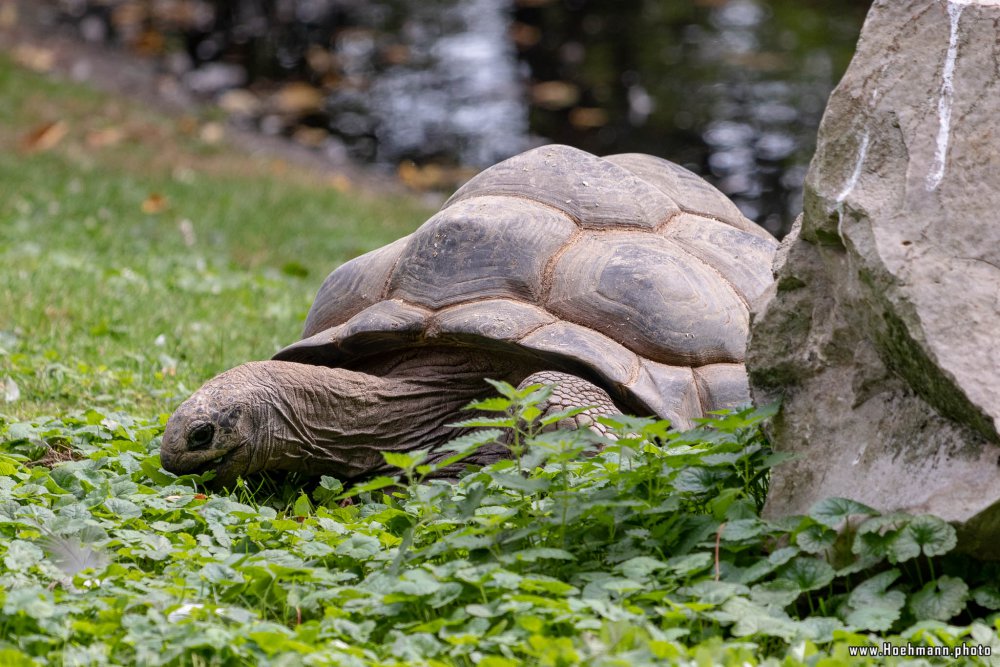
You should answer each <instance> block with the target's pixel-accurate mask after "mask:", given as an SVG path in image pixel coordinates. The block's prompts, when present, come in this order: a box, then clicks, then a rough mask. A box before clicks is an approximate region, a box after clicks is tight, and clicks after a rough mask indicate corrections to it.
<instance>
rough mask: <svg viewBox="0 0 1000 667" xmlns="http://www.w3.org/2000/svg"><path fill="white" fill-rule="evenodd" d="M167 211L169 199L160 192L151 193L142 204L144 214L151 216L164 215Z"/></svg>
mask: <svg viewBox="0 0 1000 667" xmlns="http://www.w3.org/2000/svg"><path fill="white" fill-rule="evenodd" d="M166 209H167V198H166V197H164V196H163V195H161V194H159V193H158V192H153V193H150V195H149V196H148V197H146V199H145V200H143V202H142V212H143V213H148V214H149V215H156V214H157V213H162V212H163V211H165V210H166Z"/></svg>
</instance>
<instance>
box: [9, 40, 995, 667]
mask: <svg viewBox="0 0 1000 667" xmlns="http://www.w3.org/2000/svg"><path fill="white" fill-rule="evenodd" d="M0 97H2V99H4V100H5V104H4V105H3V106H2V107H0V149H2V150H0V188H2V189H3V192H2V193H0V194H2V197H0V230H2V233H3V246H2V248H0V260H2V262H3V263H2V266H0V383H2V391H3V396H2V397H0V398H2V399H3V402H2V403H0V412H2V413H3V415H4V416H2V417H0V536H2V537H0V665H12V666H16V665H59V666H62V665H104V664H112V665H133V664H141V665H192V666H194V665H198V666H202V665H364V666H369V665H370V666H376V665H442V666H444V665H470V666H471V665H479V666H482V667H508V666H515V665H551V666H558V665H576V664H587V665H623V666H625V665H628V666H631V665H637V666H641V665H663V664H691V665H715V664H721V665H744V664H751V665H752V664H761V663H767V664H775V665H799V664H806V665H817V666H821V665H851V664H867V663H870V662H872V659H871V658H865V657H859V656H852V655H851V650H852V649H855V650H856V649H857V648H858V647H863V648H867V647H878V648H881V646H882V642H883V641H889V642H892V643H893V644H894V645H898V646H905V645H907V644H908V645H909V646H910V647H914V648H921V649H924V650H934V651H937V650H942V649H951V648H955V647H961V646H970V647H971V646H983V647H988V648H990V649H991V650H992V653H993V654H994V655H996V654H997V653H998V652H1000V641H998V639H997V627H998V618H1000V617H998V614H997V611H996V610H998V609H1000V589H998V587H997V583H996V582H997V581H998V580H1000V579H998V576H997V575H998V574H1000V573H998V571H997V569H998V568H997V567H996V566H995V565H992V564H983V563H976V562H975V561H972V560H970V559H968V558H964V557H960V556H957V555H955V554H954V553H953V552H954V548H955V542H956V540H955V533H954V530H953V529H952V528H951V527H950V526H949V525H948V524H946V523H944V522H943V521H941V520H939V519H937V518H935V517H930V516H906V515H896V514H894V515H888V516H886V515H880V514H878V513H877V512H875V511H874V510H872V509H871V508H868V507H865V506H863V505H860V504H857V503H852V502H850V501H844V500H837V499H831V500H827V501H824V502H821V503H819V504H817V505H816V506H815V507H813V508H812V509H811V510H810V512H809V513H808V514H807V515H804V516H799V517H792V518H789V519H784V520H781V521H777V522H775V521H768V520H765V519H763V518H761V514H760V511H761V508H762V505H763V501H764V495H765V493H766V490H767V471H768V470H769V469H770V467H772V466H773V465H775V464H777V463H779V462H780V458H779V457H776V456H775V455H774V454H772V453H771V452H770V451H769V448H768V446H767V442H766V439H765V438H764V436H763V435H762V432H761V428H760V426H761V423H762V422H763V421H764V420H766V419H767V418H768V416H769V415H770V411H771V410H772V408H763V409H758V410H747V411H743V412H739V413H729V414H723V415H718V416H717V417H715V418H713V419H711V420H706V421H705V422H704V423H701V424H699V425H698V426H697V428H695V429H694V430H691V431H687V432H677V431H672V430H670V427H669V424H667V423H666V422H662V421H656V420H650V419H637V418H631V417H621V418H616V419H611V420H605V421H606V423H607V425H608V426H610V427H611V428H612V430H613V431H614V433H615V434H616V438H615V439H613V440H601V439H599V438H597V437H596V436H595V435H593V434H591V433H590V432H589V431H586V432H572V433H566V432H549V431H546V430H544V426H546V424H545V423H542V422H539V421H538V417H539V410H538V409H537V405H538V403H539V401H540V400H542V399H544V396H545V390H544V389H541V388H528V389H525V390H516V389H514V388H512V387H510V386H508V385H504V384H497V385H495V386H496V388H497V393H498V397H497V398H494V399H490V400H488V401H485V402H481V403H479V404H477V405H475V406H474V407H476V408H477V409H478V412H477V413H476V415H478V416H474V417H470V419H469V420H465V421H462V422H460V423H461V424H463V425H465V426H472V425H475V426H478V427H479V428H480V429H482V430H480V431H478V432H475V433H473V434H471V435H466V436H464V437H462V438H459V439H457V440H456V441H454V442H453V443H452V444H451V448H452V450H453V451H454V455H453V457H452V459H451V460H449V461H444V462H440V463H438V464H437V465H448V464H450V463H453V462H455V461H459V460H461V459H462V458H463V457H465V456H467V455H468V454H469V453H471V452H472V451H474V450H475V448H477V447H479V446H481V445H482V444H483V443H484V442H486V441H488V440H491V439H492V438H494V437H495V436H496V434H497V431H496V429H499V428H515V429H517V438H516V439H515V446H514V448H513V450H514V451H513V457H512V458H511V459H510V460H506V461H502V462H499V463H496V464H494V465H491V466H489V467H486V468H482V469H478V470H470V472H469V473H468V474H466V475H464V476H463V477H462V478H461V479H460V480H459V481H458V482H457V483H450V482H444V481H436V480H434V479H432V478H433V473H434V472H435V468H434V467H433V466H431V465H428V464H426V463H425V461H424V453H423V452H410V453H407V454H393V455H387V460H388V461H389V463H391V464H392V465H395V466H397V467H398V468H399V469H400V472H399V474H398V475H396V476H394V477H380V478H376V479H373V480H369V481H368V482H366V483H364V484H361V485H358V486H354V487H352V488H350V489H345V488H344V487H343V486H342V485H341V483H340V482H338V481H337V480H334V479H332V478H323V479H321V480H318V481H314V482H312V483H309V484H308V485H303V482H304V480H294V479H287V478H286V479H279V478H272V479H267V478H264V479H256V480H247V481H246V483H241V484H240V486H239V487H238V488H236V489H233V490H232V492H231V493H211V492H208V491H206V490H205V489H204V483H205V481H206V479H205V478H202V477H197V476H186V477H176V476H174V475H171V474H169V473H166V472H165V471H163V470H162V468H161V467H160V465H159V456H158V448H159V442H160V437H161V434H162V430H163V425H164V423H165V421H166V415H167V413H168V412H169V410H170V409H172V408H173V407H174V406H175V405H176V404H177V403H178V402H179V401H180V400H182V399H183V398H184V397H185V396H186V394H187V393H188V392H189V391H190V390H192V389H194V388H195V387H196V386H197V385H198V384H199V383H200V382H201V381H202V380H204V379H205V378H207V377H210V376H211V375H213V374H215V373H217V372H219V371H220V370H223V369H224V368H227V367H229V366H232V365H235V364H237V363H240V362H243V361H246V360H248V359H253V358H264V357H267V356H269V355H270V354H271V353H273V351H274V350H275V349H277V348H278V347H280V346H282V345H284V344H286V343H288V342H290V341H291V340H294V339H295V337H296V335H297V333H298V330H299V328H300V326H301V321H302V318H303V317H304V315H305V312H306V310H307V309H308V306H309V303H310V301H311V298H312V295H313V293H314V290H315V288H316V285H317V284H318V282H319V281H320V279H321V277H322V275H323V274H324V273H325V272H326V271H327V270H329V269H330V268H332V267H333V266H334V265H336V264H337V263H338V262H340V261H343V260H345V259H348V258H349V257H351V256H353V255H355V254H358V253H360V252H362V251H364V250H367V249H368V248H371V247H376V246H379V245H381V244H383V243H385V242H387V241H388V240H390V239H392V238H395V237H397V236H399V235H402V234H404V233H406V232H407V231H408V230H409V229H412V228H413V227H414V226H415V225H416V224H418V223H419V222H421V221H422V219H423V218H424V217H425V216H426V211H424V210H423V209H422V208H421V207H420V206H418V205H414V204H412V203H409V202H407V201H405V200H395V199H383V200H375V199H371V198H366V197H364V196H363V195H361V194H359V193H352V194H344V193H342V192H339V191H338V190H336V189H334V188H331V187H329V185H328V184H325V183H322V182H318V181H316V180H315V179H311V178H310V177H308V175H301V174H298V173H297V172H295V171H294V170H291V171H284V172H282V175H281V177H275V175H274V173H272V169H271V165H268V164H263V165H257V166H255V165H254V164H253V163H252V161H250V160H248V159H246V158H245V157H240V156H239V155H234V154H232V153H231V151H230V149H227V148H224V147H219V146H215V145H204V142H203V141H201V140H200V139H198V138H197V133H196V134H195V135H194V136H189V133H185V132H184V131H183V128H182V127H180V126H179V125H178V123H177V122H176V121H173V120H171V119H169V118H165V117H159V116H156V115H154V114H151V113H150V112H148V111H147V110H145V109H142V108H140V107H136V106H133V105H130V104H129V103H127V102H122V101H121V100H116V99H111V98H108V97H106V96H102V95H98V94H96V93H93V92H90V91H88V90H86V89H82V88H79V87H77V86H72V85H68V84H65V83H58V84H57V83H53V82H52V81H50V80H48V79H45V78H42V77H38V76H35V75H31V74H28V73H26V72H24V71H22V70H20V69H18V68H16V67H14V66H12V65H11V64H10V63H9V62H7V61H5V60H2V59H0ZM54 115H58V120H61V121H63V122H65V123H66V124H67V127H68V128H69V129H68V133H67V135H66V137H65V138H63V139H62V140H61V142H60V143H59V145H58V146H55V147H52V148H50V149H48V150H43V151H42V150H39V151H26V150H24V149H23V148H22V143H23V139H22V137H23V136H24V135H25V133H27V132H30V130H31V128H32V127H33V126H34V124H36V123H38V122H40V121H44V122H52V121H53V120H56V118H55V117H54ZM107 126H115V127H118V126H123V127H142V128H146V131H144V132H138V133H136V134H135V136H136V137H137V138H136V139H135V140H134V141H132V142H126V144H124V145H120V146H116V147H110V148H101V149H97V148H94V147H93V146H88V143H87V140H86V137H87V132H88V131H91V130H95V129H96V130H99V129H101V128H104V127H107ZM150 128H154V129H155V131H153V129H150ZM130 136H131V135H130ZM137 155H139V156H142V155H145V156H146V157H145V158H141V157H136V156H137ZM142 159H148V162H149V165H150V166H149V168H148V169H144V170H142V171H139V170H137V169H136V167H135V165H136V160H140V161H141V160H142ZM153 195H157V196H158V197H159V198H160V199H155V198H153ZM151 201H152V202H153V203H152V204H151V203H150V202H151ZM164 203H165V204H164ZM184 221H187V224H184ZM484 413H485V415H486V416H483V414H484ZM490 413H492V416H491V414H490ZM549 421H554V420H549ZM39 460H41V463H38V461H39ZM962 660H963V661H965V662H968V663H977V664H991V663H990V660H993V658H990V657H978V658H977V657H969V658H963V659H962ZM878 662H879V663H880V664H883V663H889V664H927V663H941V664H952V663H953V662H954V660H952V659H950V658H943V657H930V658H921V659H919V660H917V661H916V663H915V662H914V658H912V657H911V658H889V659H879V660H878Z"/></svg>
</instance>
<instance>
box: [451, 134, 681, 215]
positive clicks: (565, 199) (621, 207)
mask: <svg viewBox="0 0 1000 667" xmlns="http://www.w3.org/2000/svg"><path fill="white" fill-rule="evenodd" d="M487 195H504V196H509V197H515V198H524V199H529V200H532V201H535V202H538V203H541V204H545V205H546V206H551V207H553V208H555V209H558V210H560V211H563V212H564V213H565V214H566V215H568V216H570V217H571V218H572V219H573V220H575V221H576V222H577V223H578V224H579V225H580V226H581V227H582V228H584V229H611V228H622V227H637V228H641V229H652V228H654V227H656V226H657V225H660V224H662V223H663V222H664V221H666V220H668V219H670V218H671V217H673V216H674V215H676V214H678V213H680V210H681V209H680V207H679V206H678V205H677V203H676V202H675V201H674V200H673V199H671V198H670V197H669V196H668V195H667V194H666V193H664V192H663V191H662V190H660V189H659V188H657V187H654V186H653V185H651V184H650V183H647V182H646V181H644V180H643V179H641V178H639V177H638V176H636V175H635V174H634V173H632V172H631V171H629V170H628V169H625V168H623V167H620V166H618V165H616V164H613V163H611V162H608V161H607V160H603V159H601V158H599V157H596V156H594V155H591V154H590V153H585V152H584V151H581V150H577V149H575V148H569V147H567V146H543V147H541V148H536V149H534V150H531V151H528V152H526V153H522V154H521V155H517V156H515V157H512V158H510V159H509V160H505V161H504V162H501V163H500V164H498V165H495V166H493V167H491V168H490V169H487V170H486V171H484V172H482V173H481V174H478V175H477V176H475V177H473V178H472V179H471V180H470V181H469V182H468V183H466V184H465V185H463V186H462V187H461V188H459V190H458V192H456V193H455V194H454V195H452V197H451V199H449V200H448V201H447V202H446V203H445V209H447V208H448V207H449V206H454V205H455V204H457V203H459V202H461V201H464V200H468V199H471V198H475V197H482V196H487Z"/></svg>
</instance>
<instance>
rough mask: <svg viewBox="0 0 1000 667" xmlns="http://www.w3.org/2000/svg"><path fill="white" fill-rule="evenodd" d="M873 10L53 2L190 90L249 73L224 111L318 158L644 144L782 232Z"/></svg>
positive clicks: (472, 2)
mask: <svg viewBox="0 0 1000 667" xmlns="http://www.w3.org/2000/svg"><path fill="white" fill-rule="evenodd" d="M867 4H868V3H867V0H769V1H766V0H367V1H366V0H239V1H233V2H229V1H225V2H224V1H222V0H211V1H210V0H59V5H60V7H61V8H62V9H63V11H64V15H65V16H67V17H69V18H71V19H72V21H73V22H74V24H75V25H77V26H78V27H79V28H80V30H81V32H83V34H84V35H85V36H87V37H88V38H90V39H106V38H110V39H117V40H118V41H121V42H125V43H127V44H130V45H131V46H133V47H136V48H143V49H145V50H147V51H154V52H157V51H159V52H161V53H162V54H163V55H164V62H165V63H167V64H168V66H169V68H170V69H172V70H173V71H175V72H176V73H177V74H178V76H180V77H181V79H182V80H183V81H185V82H188V83H189V85H190V86H191V87H192V88H194V89H197V90H198V91H200V92H202V93H204V94H208V95H214V96H220V95H223V94H224V93H225V90H226V89H228V88H231V87H232V86H236V85H242V84H243V82H247V84H248V86H249V91H250V93H252V95H250V96H249V101H248V100H247V99H246V97H244V98H240V99H242V101H240V99H237V98H236V97H233V96H230V98H228V100H227V101H228V102H229V104H230V106H236V107H238V108H239V109H240V110H241V112H242V113H243V115H244V117H245V118H250V122H253V123H256V124H257V125H258V126H259V127H260V128H261V129H263V130H264V131H267V132H282V133H285V134H288V135H289V136H294V137H296V138H297V139H303V140H308V142H309V143H311V144H312V145H316V146H318V147H320V148H322V149H323V150H326V151H327V152H329V153H331V154H347V155H350V156H352V157H355V158H359V159H363V160H369V161H374V162H377V163H383V164H389V165H393V166H394V165H396V164H398V163H400V162H401V161H404V160H413V161H415V162H416V163H418V164H444V165H471V166H475V167H484V166H487V165H489V164H492V163H494V162H496V161H498V160H500V159H503V158H505V157H507V156H509V155H512V154H514V153H517V152H520V151H521V150H524V149H525V148H527V147H529V146H531V145H536V144H539V143H542V142H544V141H559V142H563V143H568V144H571V145H575V146H579V147H581V148H583V149H586V150H589V151H591V152H595V153H598V154H608V153H614V152H625V151H642V152H648V153H653V154H656V155H661V156H663V157H667V158H670V159H672V160H674V161H676V162H680V163H681V164H684V165H686V166H688V167H689V168H691V169H692V170H694V171H696V172H698V173H701V174H703V175H705V176H706V177H708V178H709V179H710V180H712V181H713V182H714V183H715V184H716V185H717V186H718V187H719V188H720V189H722V190H723V191H724V192H725V193H727V194H728V195H729V196H731V197H732V198H733V199H734V200H735V201H736V202H737V204H738V205H739V206H740V208H741V209H742V210H743V211H744V213H746V214H747V216H748V217H750V218H752V219H754V220H757V221H758V222H759V223H761V224H762V225H764V226H765V227H766V228H767V229H769V230H771V231H772V232H775V233H778V234H781V233H783V232H784V231H785V230H787V228H788V226H789V225H790V223H791V220H792V219H793V218H794V216H795V215H796V214H797V213H798V212H799V210H800V208H801V194H800V192H801V185H802V180H803V176H804V173H805V168H806V165H807V163H808V159H809V156H810V155H811V153H812V150H813V145H814V140H815V132H816V128H817V126H818V124H819V119H820V116H821V114H822V111H823V107H824V105H825V102H826V98H827V96H828V95H829V92H830V90H831V89H832V88H833V85H834V84H835V83H836V80H837V79H838V78H839V76H840V74H841V72H842V71H843V70H844V68H846V65H847V62H848V60H849V58H850V55H851V53H852V52H853V47H854V43H855V41H856V39H857V34H858V32H859V30H860V25H861V21H862V19H863V17H864V12H865V10H866V7H867ZM158 36H159V37H160V39H159V40H157V39H156V38H157V37H158ZM164 36H165V37H164ZM171 44H182V45H183V48H181V49H177V48H171ZM151 45H152V46H151ZM289 81H295V82H298V88H295V89H294V90H292V89H291V88H290V87H288V86H287V82H289ZM303 84H308V85H306V86H304V85H303ZM282 86H285V87H286V88H287V89H286V90H281V87H282ZM310 91H312V97H310V95H309V93H310ZM312 100H316V101H315V102H313V101H312ZM237 102H238V104H237ZM307 130H308V131H307Z"/></svg>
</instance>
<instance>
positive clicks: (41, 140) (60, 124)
mask: <svg viewBox="0 0 1000 667" xmlns="http://www.w3.org/2000/svg"><path fill="white" fill-rule="evenodd" d="M67 132H69V125H67V124H66V122H65V121H62V120H55V121H52V122H49V123H42V124H41V125H37V126H35V127H34V128H32V129H31V131H30V132H28V133H27V134H25V135H24V136H23V137H22V138H21V150H22V151H23V152H25V153H38V152H40V151H47V150H50V149H52V148H54V147H55V146H56V144H58V143H59V142H60V141H62V140H63V138H64V137H65V136H66V133H67Z"/></svg>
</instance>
